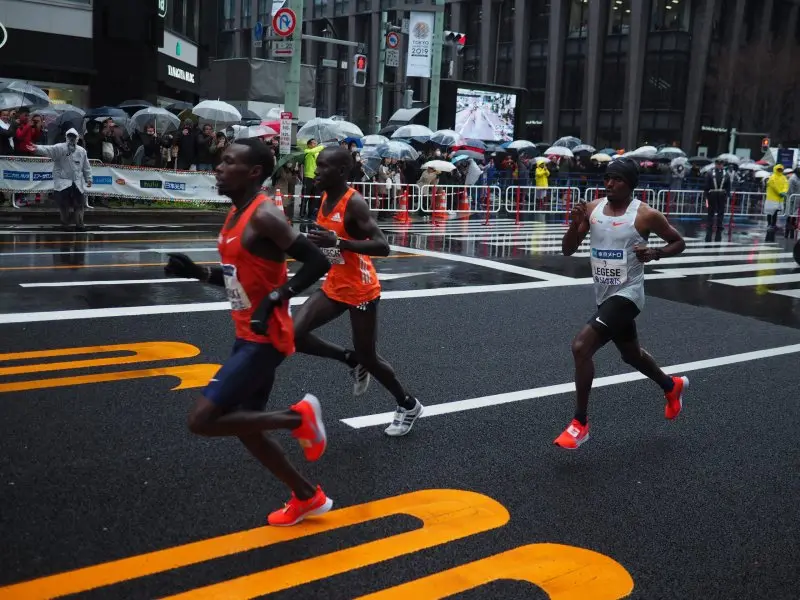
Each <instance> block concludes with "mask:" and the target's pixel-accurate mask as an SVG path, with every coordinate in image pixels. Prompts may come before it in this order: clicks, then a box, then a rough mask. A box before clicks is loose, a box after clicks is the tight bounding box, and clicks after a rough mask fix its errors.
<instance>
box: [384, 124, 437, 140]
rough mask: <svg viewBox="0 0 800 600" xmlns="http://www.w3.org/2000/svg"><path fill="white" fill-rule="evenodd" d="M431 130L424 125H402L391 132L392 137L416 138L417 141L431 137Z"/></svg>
mask: <svg viewBox="0 0 800 600" xmlns="http://www.w3.org/2000/svg"><path fill="white" fill-rule="evenodd" d="M432 135H433V131H432V130H430V129H428V128H427V127H425V125H403V126H402V127H398V128H397V129H396V130H395V132H394V133H393V134H392V139H395V140H397V139H406V140H416V141H417V142H427V141H428V140H429V139H431V136H432Z"/></svg>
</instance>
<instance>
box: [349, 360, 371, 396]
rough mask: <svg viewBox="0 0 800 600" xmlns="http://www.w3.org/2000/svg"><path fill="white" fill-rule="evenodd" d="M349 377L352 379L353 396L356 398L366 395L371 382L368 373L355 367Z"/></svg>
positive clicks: (358, 366)
mask: <svg viewBox="0 0 800 600" xmlns="http://www.w3.org/2000/svg"><path fill="white" fill-rule="evenodd" d="M350 376H351V377H352V378H353V396H356V397H358V396H363V395H364V394H366V393H367V388H368V387H369V382H370V381H371V380H372V376H371V375H370V374H369V371H367V370H366V369H365V368H364V367H362V366H361V365H356V366H355V367H354V368H353V370H352V371H350Z"/></svg>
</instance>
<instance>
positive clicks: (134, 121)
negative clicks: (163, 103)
mask: <svg viewBox="0 0 800 600" xmlns="http://www.w3.org/2000/svg"><path fill="white" fill-rule="evenodd" d="M180 125H181V120H180V119H179V118H178V117H177V116H176V115H174V114H172V113H171V112H169V111H168V110H167V109H166V108H160V107H158V106H150V107H148V108H143V109H142V110H139V111H136V112H135V113H134V114H133V116H132V117H131V120H130V121H128V133H130V134H132V133H133V132H134V131H144V130H145V128H147V127H150V126H152V127H155V130H156V134H158V135H161V134H162V133H166V132H168V131H173V130H177V129H178V127H180Z"/></svg>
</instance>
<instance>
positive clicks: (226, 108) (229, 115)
mask: <svg viewBox="0 0 800 600" xmlns="http://www.w3.org/2000/svg"><path fill="white" fill-rule="evenodd" d="M192 114H194V115H195V116H197V117H200V118H201V119H204V120H206V121H213V122H214V128H215V129H216V127H217V124H218V123H219V124H223V123H224V124H226V125H227V124H233V123H238V122H239V121H241V120H242V113H240V112H239V111H238V110H237V109H236V108H235V107H234V106H231V105H230V104H228V103H227V102H221V101H220V100H203V101H202V102H201V103H200V104H198V105H197V106H195V107H194V108H193V109H192Z"/></svg>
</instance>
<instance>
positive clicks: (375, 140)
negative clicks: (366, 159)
mask: <svg viewBox="0 0 800 600" xmlns="http://www.w3.org/2000/svg"><path fill="white" fill-rule="evenodd" d="M388 142H389V138H387V137H386V136H385V135H378V134H377V133H374V134H372V135H365V136H364V137H362V138H361V143H362V144H364V145H365V146H380V145H381V144H386V143H388Z"/></svg>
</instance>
